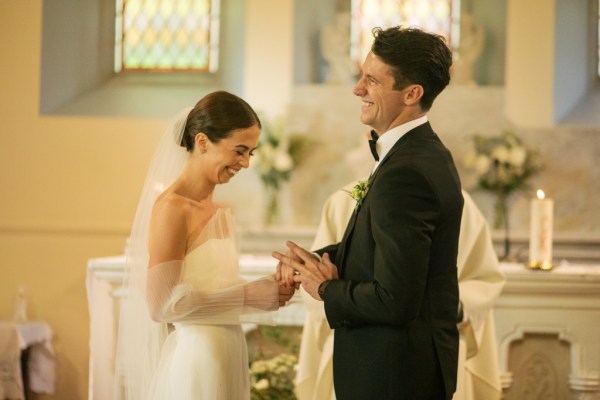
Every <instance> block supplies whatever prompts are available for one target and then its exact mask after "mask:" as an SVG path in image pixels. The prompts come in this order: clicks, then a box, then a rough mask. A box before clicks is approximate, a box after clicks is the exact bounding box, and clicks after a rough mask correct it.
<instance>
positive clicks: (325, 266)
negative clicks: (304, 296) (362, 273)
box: [273, 242, 338, 300]
mask: <svg viewBox="0 0 600 400" xmlns="http://www.w3.org/2000/svg"><path fill="white" fill-rule="evenodd" d="M286 245H287V246H288V248H289V249H290V251H291V252H292V253H293V256H291V257H290V256H289V255H288V254H287V253H286V254H282V253H279V252H273V257H275V258H276V259H278V260H279V261H280V264H282V265H285V266H289V267H290V268H292V269H293V270H295V271H297V274H296V275H294V282H297V283H301V284H302V287H304V290H306V292H307V293H308V294H310V295H311V296H312V297H314V298H315V299H316V300H323V299H322V298H321V296H320V295H319V293H318V289H319V285H320V284H321V283H323V282H324V281H329V280H332V279H338V271H337V267H336V266H335V265H334V264H333V263H332V262H331V260H330V259H329V255H328V254H327V253H325V254H324V255H323V258H322V260H321V261H319V259H318V258H317V257H315V255H314V254H312V253H310V252H308V251H306V250H305V249H303V248H302V247H300V246H298V245H297V244H295V243H294V242H287V243H286ZM288 253H289V252H288ZM298 259H299V260H298Z"/></svg>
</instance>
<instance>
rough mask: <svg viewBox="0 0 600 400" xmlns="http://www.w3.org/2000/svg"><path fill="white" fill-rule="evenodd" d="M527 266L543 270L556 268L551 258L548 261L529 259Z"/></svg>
mask: <svg viewBox="0 0 600 400" xmlns="http://www.w3.org/2000/svg"><path fill="white" fill-rule="evenodd" d="M527 268H529V269H540V270H542V271H550V270H552V268H554V265H552V261H551V260H546V261H529V262H528V263H527Z"/></svg>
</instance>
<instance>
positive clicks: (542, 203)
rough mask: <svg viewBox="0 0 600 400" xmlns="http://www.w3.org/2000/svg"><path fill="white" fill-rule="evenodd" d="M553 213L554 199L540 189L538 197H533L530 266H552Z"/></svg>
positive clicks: (542, 267)
mask: <svg viewBox="0 0 600 400" xmlns="http://www.w3.org/2000/svg"><path fill="white" fill-rule="evenodd" d="M553 213H554V201H553V200H552V199H549V198H545V194H544V191H543V190H538V191H537V198H534V199H531V226H530V237H529V266H530V267H532V268H541V269H551V268H552V223H553V217H554V216H553Z"/></svg>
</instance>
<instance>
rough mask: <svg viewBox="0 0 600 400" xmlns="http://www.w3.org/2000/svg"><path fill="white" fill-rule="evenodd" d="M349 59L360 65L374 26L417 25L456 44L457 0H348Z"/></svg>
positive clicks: (458, 9)
mask: <svg viewBox="0 0 600 400" xmlns="http://www.w3.org/2000/svg"><path fill="white" fill-rule="evenodd" d="M352 15H353V20H352V28H351V29H352V54H351V56H352V59H353V60H355V61H356V62H357V63H359V64H362V62H363V60H364V58H365V56H366V55H367V53H368V52H369V50H370V48H371V44H372V43H373V34H372V30H373V28H374V27H381V28H388V27H391V26H397V25H403V26H418V27H420V28H422V29H424V30H426V31H429V32H435V33H437V34H439V35H442V36H444V37H445V38H446V40H447V42H448V43H449V44H450V46H451V47H453V48H456V47H458V46H457V45H458V39H459V22H460V20H459V15H460V0H454V1H453V0H352Z"/></svg>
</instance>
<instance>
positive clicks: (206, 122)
mask: <svg viewBox="0 0 600 400" xmlns="http://www.w3.org/2000/svg"><path fill="white" fill-rule="evenodd" d="M254 125H258V127H259V128H261V127H262V126H261V124H260V119H259V118H258V115H257V114H256V112H255V111H254V110H253V109H252V107H250V105H249V104H248V103H247V102H246V101H245V100H244V99H242V98H240V97H238V96H236V95H234V94H231V93H228V92H225V91H218V92H213V93H210V94H208V95H206V96H204V97H203V98H202V99H201V100H200V101H199V102H198V103H196V105H195V106H194V108H193V109H192V111H190V114H189V115H188V118H187V121H186V124H185V130H184V132H183V137H182V138H181V146H182V147H185V148H186V149H187V151H188V152H191V151H192V150H193V149H194V138H195V137H196V135H197V134H198V133H199V132H202V133H204V134H205V135H206V136H208V139H209V140H210V141H211V142H212V143H218V142H219V141H220V140H221V139H225V138H227V137H229V136H230V135H231V132H232V131H234V130H236V129H244V128H250V127H251V126H254Z"/></svg>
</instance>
